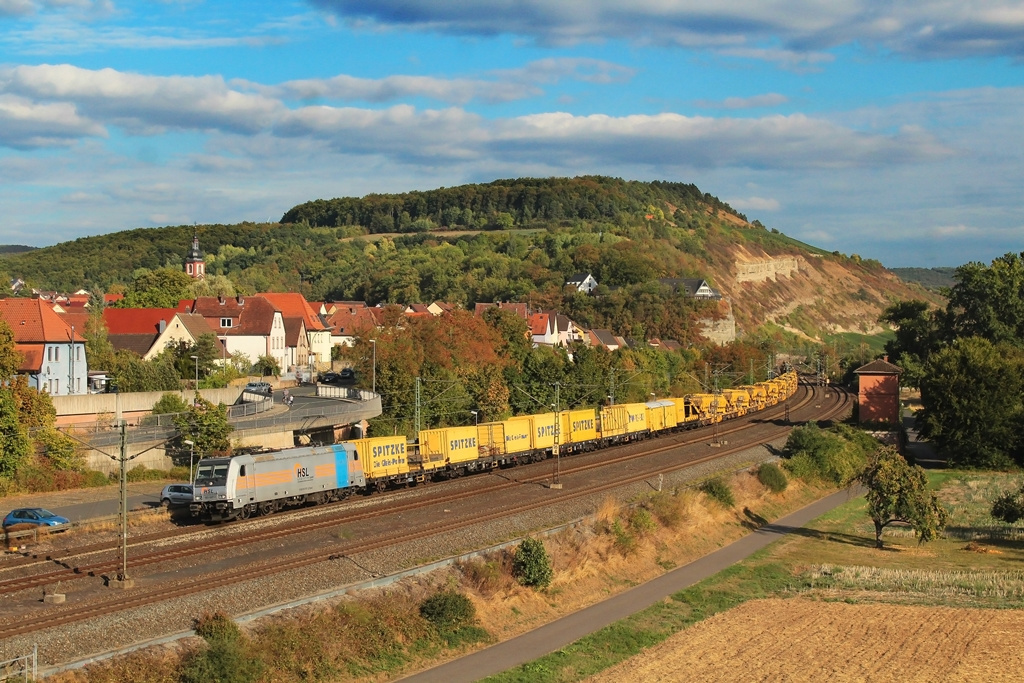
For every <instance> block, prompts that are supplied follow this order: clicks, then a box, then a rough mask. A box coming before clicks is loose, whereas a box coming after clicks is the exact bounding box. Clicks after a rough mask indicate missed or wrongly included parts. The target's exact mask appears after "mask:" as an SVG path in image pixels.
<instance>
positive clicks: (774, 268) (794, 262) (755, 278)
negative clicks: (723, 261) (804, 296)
mask: <svg viewBox="0 0 1024 683" xmlns="http://www.w3.org/2000/svg"><path fill="white" fill-rule="evenodd" d="M735 265H736V282H764V281H765V280H775V279H777V278H778V276H779V275H785V276H786V277H789V276H790V275H791V274H793V273H796V272H798V271H799V270H800V259H799V258H797V257H796V256H787V257H784V258H775V259H764V260H762V261H736V263H735Z"/></svg>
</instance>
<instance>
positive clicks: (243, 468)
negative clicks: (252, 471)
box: [238, 465, 245, 477]
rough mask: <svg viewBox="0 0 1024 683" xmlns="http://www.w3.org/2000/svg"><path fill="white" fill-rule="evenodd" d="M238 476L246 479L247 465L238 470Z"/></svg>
mask: <svg viewBox="0 0 1024 683" xmlns="http://www.w3.org/2000/svg"><path fill="white" fill-rule="evenodd" d="M238 476H240V477H244V476H245V465H242V466H241V467H239V468H238Z"/></svg>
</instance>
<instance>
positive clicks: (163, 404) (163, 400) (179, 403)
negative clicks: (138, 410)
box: [153, 394, 188, 415]
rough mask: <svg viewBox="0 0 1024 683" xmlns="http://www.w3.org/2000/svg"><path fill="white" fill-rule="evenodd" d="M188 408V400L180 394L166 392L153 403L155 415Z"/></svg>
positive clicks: (172, 412) (182, 410)
mask: <svg viewBox="0 0 1024 683" xmlns="http://www.w3.org/2000/svg"><path fill="white" fill-rule="evenodd" d="M187 410H188V402H187V401H186V400H185V399H183V398H182V397H181V396H179V395H178V394H164V395H163V396H161V397H160V400H159V401H157V402H156V403H154V404H153V414H154V415H171V414H174V413H184V412H186V411H187Z"/></svg>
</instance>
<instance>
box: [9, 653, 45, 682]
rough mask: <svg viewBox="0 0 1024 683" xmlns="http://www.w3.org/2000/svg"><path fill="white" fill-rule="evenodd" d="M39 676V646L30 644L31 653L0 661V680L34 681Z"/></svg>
mask: <svg viewBox="0 0 1024 683" xmlns="http://www.w3.org/2000/svg"><path fill="white" fill-rule="evenodd" d="M38 676H39V646H38V645H33V646H32V654H30V655H22V656H20V657H15V658H14V659H8V660H7V661H3V662H0V681H13V680H15V679H20V680H22V681H34V680H36V678H37V677H38Z"/></svg>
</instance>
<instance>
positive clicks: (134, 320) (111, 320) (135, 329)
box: [103, 307, 178, 334]
mask: <svg viewBox="0 0 1024 683" xmlns="http://www.w3.org/2000/svg"><path fill="white" fill-rule="evenodd" d="M177 314H178V311H177V310H175V309H173V308H109V307H108V308H104V309H103V322H104V323H106V325H107V331H108V332H109V333H110V334H159V333H160V321H161V320H162V321H163V322H164V325H165V326H166V325H169V324H170V323H171V321H172V320H174V316H176V315H177Z"/></svg>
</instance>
